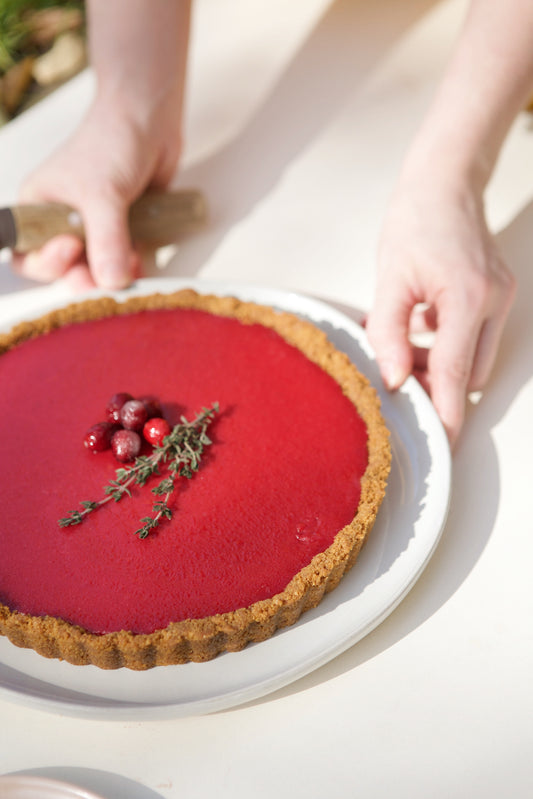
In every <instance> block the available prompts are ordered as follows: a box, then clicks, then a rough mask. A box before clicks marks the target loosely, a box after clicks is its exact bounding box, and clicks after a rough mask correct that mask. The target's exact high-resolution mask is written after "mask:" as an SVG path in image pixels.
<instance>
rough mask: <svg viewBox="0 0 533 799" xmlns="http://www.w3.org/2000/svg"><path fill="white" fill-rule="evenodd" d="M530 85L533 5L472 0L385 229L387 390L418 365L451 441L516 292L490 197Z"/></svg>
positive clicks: (377, 314) (382, 294) (376, 327)
mask: <svg viewBox="0 0 533 799" xmlns="http://www.w3.org/2000/svg"><path fill="white" fill-rule="evenodd" d="M532 90H533V3H531V2H530V0H473V2H472V3H471V6H470V9H469V12H468V14H467V18H466V21H465V24H464V28H463V31H462V34H461V36H460V38H459V41H458V43H457V46H456V48H455V52H454V53H453V56H452V59H451V61H450V64H449V67H448V69H447V71H446V73H445V76H444V79H443V81H442V83H441V86H440V88H439V90H438V92H437V95H436V97H435V99H434V102H433V104H432V106H431V108H430V110H429V113H428V115H427V117H426V119H425V120H424V122H423V124H422V126H421V128H420V131H419V133H418V135H417V136H416V137H415V140H414V142H413V145H412V147H411V148H410V151H409V153H408V155H407V158H406V160H405V163H404V166H403V169H402V172H401V175H400V178H399V180H398V183H397V186H396V189H395V192H394V195H393V198H392V202H391V205H390V208H389V211H388V214H387V217H386V220H385V223H384V227H383V231H382V236H381V241H380V249H379V254H378V276H377V285H376V297H375V302H374V307H373V309H372V310H371V312H370V314H369V317H368V325H367V329H368V336H369V340H370V342H371V344H372V346H373V348H374V350H375V352H376V356H377V360H378V363H379V365H380V368H381V371H382V375H383V378H384V381H385V383H386V385H388V386H389V388H391V389H395V388H398V387H399V386H400V385H401V384H402V383H403V382H404V380H405V379H406V377H407V376H408V375H409V374H410V373H411V372H414V373H415V374H417V376H419V377H420V378H421V381H422V382H423V384H424V385H425V386H426V388H427V389H428V391H429V393H430V395H431V397H432V400H433V402H434V405H435V407H436V410H437V412H438V413H439V415H440V417H441V419H442V422H443V424H444V426H445V428H446V430H447V432H448V435H449V438H450V440H451V442H452V443H453V442H454V441H455V440H456V439H457V436H458V434H459V431H460V429H461V427H462V424H463V419H464V409H465V400H466V396H467V394H468V392H470V391H475V390H479V389H481V388H482V387H483V386H484V385H485V383H486V381H487V379H488V377H489V375H490V372H491V370H492V366H493V363H494V359H495V357H496V353H497V349H498V346H499V342H500V338H501V335H502V331H503V327H504V324H505V320H506V318H507V315H508V312H509V309H510V307H511V304H512V300H513V297H514V293H515V280H514V278H513V276H512V274H511V272H510V271H509V270H508V269H507V267H506V265H505V264H504V263H503V261H502V259H501V257H500V254H499V253H498V251H497V248H496V245H495V242H494V239H493V237H492V236H491V234H490V232H489V230H488V229H487V224H486V221H485V212H484V205H483V195H484V191H485V188H486V185H487V183H488V181H489V179H490V176H491V174H492V171H493V169H494V166H495V163H496V160H497V157H498V154H499V152H500V149H501V146H502V144H503V142H504V139H505V137H506V135H507V132H508V130H509V128H510V126H511V124H512V122H513V120H514V119H515V117H516V115H517V114H518V112H519V111H520V110H521V109H522V108H524V106H525V104H526V102H527V99H528V97H529V94H530V92H531V91H532ZM419 303H424V304H425V305H426V308H427V310H426V311H425V312H424V313H421V314H417V312H416V311H417V309H416V306H417V305H418V304H419ZM417 326H418V327H419V328H421V327H424V326H426V327H427V328H430V329H432V330H434V331H435V338H434V344H433V346H432V348H431V349H430V350H429V352H428V351H423V350H417V349H416V348H414V347H413V346H412V345H411V343H410V340H409V333H410V331H411V330H413V329H416V328H417Z"/></svg>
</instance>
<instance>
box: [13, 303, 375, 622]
mask: <svg viewBox="0 0 533 799" xmlns="http://www.w3.org/2000/svg"><path fill="white" fill-rule="evenodd" d="M0 385H1V386H2V391H1V392H0V436H1V441H2V449H1V455H2V457H1V465H0V469H1V474H0V486H1V488H0V491H1V507H2V513H1V518H0V551H1V557H0V601H1V602H3V603H4V604H7V605H9V606H10V607H11V608H12V609H18V610H21V611H23V612H28V613H32V614H34V615H44V614H50V615H54V616H59V617H62V618H64V619H67V620H69V621H71V622H74V623H76V624H79V625H81V626H82V627H85V628H87V629H89V630H91V631H93V632H108V631H111V630H116V629H128V630H132V631H135V632H150V631H152V630H154V629H158V628H163V627H165V626H167V624H168V623H169V622H171V621H178V620H180V619H184V618H187V617H190V618H198V617H203V616H206V615H210V614H213V613H217V612H225V611H229V610H233V609H236V608H238V607H243V606H247V605H249V604H251V603H252V602H254V601H256V600H258V599H264V598H267V597H269V596H271V595H273V594H275V593H277V592H278V591H280V590H282V589H283V588H284V587H285V586H286V584H287V583H288V582H289V580H290V579H291V577H292V576H293V575H294V574H295V573H296V572H298V571H299V570H300V569H301V568H302V567H303V566H304V565H305V564H306V563H308V562H309V560H310V559H311V558H312V557H313V555H314V554H316V553H317V552H319V551H322V550H323V549H325V548H326V547H327V546H329V544H330V543H331V541H332V540H333V537H334V535H335V534H336V532H337V531H338V530H339V529H340V528H342V527H343V526H344V525H345V524H347V523H348V522H349V521H350V520H351V519H352V518H353V516H354V514H355V511H356V508H357V505H358V501H359V493H360V478H361V475H362V474H363V472H364V470H365V468H366V463H367V455H366V428H365V426H364V424H363V422H362V421H361V420H360V419H359V417H358V415H357V414H356V412H355V410H354V408H353V406H352V405H351V404H350V403H349V402H348V400H347V399H346V398H345V397H344V396H343V395H342V393H341V391H340V389H339V387H338V386H337V385H336V383H335V382H334V381H333V380H332V379H331V378H330V377H328V376H327V375H326V374H325V373H324V372H323V371H322V370H320V369H319V368H318V367H316V366H315V365H313V364H312V363H311V362H310V361H308V360H307V359H306V358H305V357H304V356H303V355H302V354H301V353H300V352H299V351H298V350H297V349H295V348H293V347H291V346H289V345H288V344H286V343H285V342H284V341H283V340H282V339H281V338H280V337H279V336H278V335H277V334H276V333H274V332H272V331H270V330H268V329H266V328H264V327H261V326H258V325H253V326H248V325H246V326H245V325H242V324H240V323H239V322H237V321H235V320H233V319H227V318H222V317H216V316H213V315H210V314H207V313H204V312H201V311H196V310H178V311H176V310H174V311H151V312H143V313H139V314H134V315H131V316H127V317H112V318H109V319H103V320H99V321H97V322H91V323H85V324H82V325H72V326H69V327H66V328H62V329H59V330H56V331H54V332H52V333H50V334H48V335H47V336H43V337H41V338H37V339H34V340H31V341H28V342H25V343H24V344H22V345H20V346H19V347H18V348H16V349H14V350H11V351H10V352H8V353H6V354H5V355H3V356H2V357H0ZM118 391H127V392H130V393H131V394H133V395H136V396H139V395H145V394H153V395H157V396H158V397H160V399H161V401H162V404H163V406H164V410H165V414H166V416H167V418H168V419H169V421H170V422H171V423H172V424H174V423H175V422H177V421H178V419H179V416H180V414H182V413H184V414H185V415H186V416H187V417H188V418H192V417H193V416H194V415H195V413H196V412H197V411H199V410H200V409H201V408H202V407H203V406H207V405H210V404H211V403H213V402H214V401H218V402H219V403H220V409H221V411H220V414H219V416H218V417H217V419H216V421H215V422H214V424H213V426H212V428H211V433H210V434H211V437H212V438H213V440H214V443H213V446H212V447H210V448H209V450H208V451H207V454H206V457H205V459H204V462H203V465H202V466H201V468H200V471H199V472H198V473H197V474H195V476H194V477H193V478H192V479H191V480H185V479H183V478H182V479H181V481H180V483H179V490H177V491H176V492H175V493H174V495H173V497H172V500H171V507H172V509H173V512H174V516H173V519H172V521H170V522H167V521H165V522H163V523H162V525H161V526H160V527H159V528H158V530H157V531H156V532H154V533H152V534H151V536H150V537H149V538H147V539H145V540H139V538H138V537H137V536H135V535H134V534H133V533H134V531H135V530H136V529H137V527H138V526H139V524H138V522H139V520H140V518H141V517H143V516H146V515H147V512H149V511H150V507H151V501H152V499H153V497H152V495H151V493H150V491H149V488H148V487H146V488H144V489H135V491H134V496H133V498H132V499H131V500H130V499H125V500H123V501H121V502H120V503H116V504H115V503H109V504H108V505H107V506H105V507H104V508H101V509H100V510H98V511H96V512H94V513H92V514H91V515H90V516H89V517H88V518H87V519H86V520H85V521H84V522H83V524H81V525H79V526H76V527H69V528H63V529H62V528H60V527H59V526H58V520H59V519H60V518H61V517H63V516H65V515H66V513H67V512H68V511H70V510H72V509H74V508H76V507H78V505H79V502H80V501H81V500H95V499H99V498H100V497H101V496H102V495H103V493H102V489H103V486H104V485H105V484H106V483H107V482H108V481H109V480H110V479H112V478H113V477H114V474H115V469H116V468H117V465H118V464H116V462H115V461H114V459H113V456H112V454H111V453H110V452H105V453H99V454H93V453H91V452H89V451H87V450H86V449H85V447H84V446H83V437H84V434H85V431H86V430H87V428H88V427H90V426H91V425H92V424H94V423H95V422H98V421H100V420H103V419H105V408H106V405H107V402H108V400H109V398H110V397H111V396H112V395H113V394H114V393H116V392H118Z"/></svg>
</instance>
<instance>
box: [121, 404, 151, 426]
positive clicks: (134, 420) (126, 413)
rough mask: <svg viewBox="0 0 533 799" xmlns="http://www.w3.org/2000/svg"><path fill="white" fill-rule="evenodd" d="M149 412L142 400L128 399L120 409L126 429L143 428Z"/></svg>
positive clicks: (122, 423) (122, 422)
mask: <svg viewBox="0 0 533 799" xmlns="http://www.w3.org/2000/svg"><path fill="white" fill-rule="evenodd" d="M147 418H148V414H147V413H146V408H145V407H144V405H143V403H142V402H141V401H140V400H135V399H132V400H128V401H127V402H125V403H124V405H123V406H122V408H121V409H120V423H121V425H122V426H123V427H125V428H126V430H142V427H143V425H144V423H145V422H146V419H147Z"/></svg>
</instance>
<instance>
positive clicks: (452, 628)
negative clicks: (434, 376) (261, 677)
mask: <svg viewBox="0 0 533 799" xmlns="http://www.w3.org/2000/svg"><path fill="white" fill-rule="evenodd" d="M465 7H466V5H465V2H463V0H447V1H446V2H440V3H439V2H430V0H404V2H401V3H400V2H398V0H374V2H371V3H369V2H363V0H340V1H339V2H332V3H328V2H326V0H306V1H305V2H304V0H301V2H292V3H287V2H283V0H268V2H267V0H199V2H198V3H197V5H196V11H195V18H194V31H193V43H192V53H191V73H190V79H189V94H188V111H187V147H186V152H185V157H184V162H183V168H182V171H181V174H180V176H179V177H178V180H177V183H178V184H179V185H197V186H201V187H202V188H203V189H204V190H205V192H206V193H207V195H208V197H209V200H210V203H211V208H212V219H211V222H210V224H209V226H208V228H207V230H206V231H204V232H203V233H201V234H200V235H198V236H197V237H194V238H193V239H190V240H189V241H187V243H186V244H184V245H182V246H181V247H180V248H179V250H178V251H177V252H176V251H175V250H170V251H169V250H165V251H163V252H161V253H160V254H159V256H158V262H157V265H156V266H152V267H149V274H152V275H153V274H159V270H161V274H162V275H165V276H168V275H179V276H188V277H189V276H194V277H197V278H201V279H207V280H217V281H220V280H239V281H247V282H252V283H257V284H260V285H267V286H272V287H274V288H277V289H291V290H296V291H298V292H301V293H308V294H311V295H315V296H318V297H321V298H323V299H325V300H329V301H331V302H333V303H341V304H344V305H350V306H352V307H353V308H354V309H355V310H356V311H361V310H363V311H364V310H365V309H367V308H368V307H369V306H370V304H371V302H372V291H373V274H374V263H375V249H376V240H377V236H378V231H379V226H380V221H381V218H382V214H383V209H384V206H385V203H386V200H387V196H388V194H389V191H390V189H391V186H392V184H393V181H394V177H395V175H396V173H397V170H398V168H399V165H400V162H401V158H402V154H403V152H404V150H405V147H406V146H407V144H408V142H409V140H410V137H411V135H412V133H413V132H414V130H415V129H416V126H417V124H418V121H419V120H420V117H421V115H422V114H423V112H424V109H425V108H426V106H427V103H428V101H429V98H430V97H431V94H432V91H433V89H434V87H435V84H436V81H437V80H438V77H439V75H440V74H441V71H442V68H443V65H444V63H445V61H446V57H447V55H448V53H449V51H450V48H451V46H452V42H453V40H454V36H455V34H456V32H457V29H458V26H459V25H460V21H461V19H462V15H463V13H464V9H465ZM92 90H93V82H92V75H91V73H90V72H86V73H84V74H82V75H81V76H80V77H78V78H77V79H75V80H74V81H73V82H71V83H70V84H68V85H67V86H66V87H65V88H63V89H62V90H60V91H59V92H58V93H57V94H55V95H53V96H52V97H50V98H49V99H48V100H46V101H45V102H43V103H41V104H40V105H39V106H37V107H35V108H34V109H32V110H30V111H28V112H26V113H25V114H24V115H22V116H21V117H19V118H18V119H17V120H16V121H14V122H12V123H10V124H9V125H8V126H6V127H5V128H3V129H2V130H1V131H0V204H2V205H5V204H9V203H12V202H13V201H14V200H15V199H16V196H17V190H18V186H19V184H20V181H21V180H22V178H23V177H24V175H25V174H26V173H27V172H28V171H29V170H30V169H31V168H32V167H33V166H34V165H36V164H38V163H39V162H40V161H41V160H42V158H43V157H44V156H45V155H46V154H47V153H48V152H49V151H51V150H52V149H53V148H55V147H56V146H57V145H58V144H59V143H60V142H61V140H62V139H63V138H64V137H65V136H66V135H67V134H68V133H69V131H71V130H72V129H73V128H74V127H75V125H76V123H77V121H78V120H79V118H80V117H81V115H82V114H83V111H84V109H85V108H86V106H87V103H88V102H89V99H90V96H91V93H92ZM532 166H533V122H532V121H531V120H530V119H529V118H528V117H527V116H526V115H524V116H523V117H521V118H520V119H518V121H517V123H516V125H515V127H514V128H513V131H512V134H511V136H510V138H509V140H508V143H507V145H506V148H505V150H504V153H503V155H502V158H501V161H500V164H499V167H498V170H497V173H496V175H495V177H494V180H493V182H492V184H491V186H490V190H489V197H488V207H489V214H490V219H491V223H492V225H493V226H494V229H495V230H496V231H497V234H498V239H499V242H500V245H501V248H502V251H503V253H504V255H505V256H506V257H507V259H508V260H509V262H510V263H511V264H512V266H513V269H514V271H515V273H516V275H517V277H518V280H519V291H518V297H517V301H516V304H515V306H514V309H513V312H512V315H511V318H510V321H509V324H508V327H507V330H506V333H505V338H504V341H503V345H502V349H501V354H500V358H499V361H498V364H497V368H496V371H495V374H494V378H493V380H492V382H491V384H490V386H489V387H488V388H487V390H486V391H485V393H484V396H483V398H482V399H481V402H479V404H477V405H476V406H473V407H472V408H471V409H470V410H469V413H468V419H467V425H466V429H465V431H464V435H463V438H462V440H461V442H460V445H459V447H458V449H457V451H456V453H455V456H454V463H453V478H452V502H451V508H450V513H449V517H448V521H447V524H446V527H445V529H444V533H443V536H442V538H441V541H440V544H439V546H438V548H437V551H436V553H435V554H434V556H433V558H432V560H431V561H430V563H429V565H428V567H427V568H426V570H425V571H424V573H423V575H422V576H421V578H420V579H419V580H418V582H417V583H416V585H415V586H414V588H413V589H412V590H411V592H410V593H409V595H408V596H407V597H406V598H405V599H404V601H403V602H402V603H401V604H400V606H399V607H398V608H397V609H396V610H395V611H394V612H393V613H392V615H390V616H389V617H388V618H387V619H386V620H385V621H384V622H383V623H382V624H381V625H380V626H379V627H377V628H376V629H375V630H374V631H373V632H372V633H370V634H369V635H368V636H366V637H365V638H364V639H363V640H361V641H360V642H359V643H357V644H356V645H355V646H353V647H352V648H350V649H349V650H348V651H346V652H345V653H344V654H341V655H340V656H338V657H337V658H335V659H334V660H333V661H331V662H330V663H329V664H327V665H325V666H322V667H321V668H319V669H318V670H316V671H314V672H313V673H311V674H310V675H308V676H306V677H303V678H301V679H299V680H298V681H296V682H294V683H292V684H291V685H289V686H287V687H285V688H283V689H281V690H278V691H276V692H275V693H272V694H270V695H269V696H267V697H265V698H262V699H259V700H256V701H253V702H249V703H248V704H246V705H244V706H241V707H238V708H234V709H230V710H225V711H222V712H218V713H214V714H211V715H205V716H200V717H188V718H177V719H172V718H171V719H164V720H161V721H117V720H94V719H79V718H75V717H71V716H68V715H61V714H57V713H51V712H48V711H44V710H42V709H36V708H33V707H31V706H26V705H20V704H17V703H15V702H12V701H4V700H3V699H0V774H5V773H11V772H20V771H22V772H25V773H30V772H31V773H37V774H41V775H46V776H49V777H54V778H56V779H66V780H68V781H71V782H75V783H77V784H78V785H81V786H85V787H86V788H90V789H92V790H95V791H98V792H99V793H101V794H102V795H103V796H104V797H106V799H115V798H118V799H121V797H133V799H161V797H165V798H166V797H168V799H171V798H174V797H176V798H177V797H188V798H189V797H195V798H196V797H212V796H217V797H220V799H222V797H232V799H235V798H236V797H249V796H254V797H257V798H258V799H259V798H261V797H265V798H266V797H269V798H270V797H283V798H284V797H287V798H288V797H291V799H300V797H302V798H303V797H319V796H328V797H355V796H357V797H373V798H375V797H380V798H381V797H387V798H388V797H392V796H393V797H395V798H396V799H400V797H409V799H417V798H418V797H427V796H431V797H432V798H433V799H444V798H445V797H446V799H448V798H449V797H454V799H457V797H465V799H466V798H468V799H472V797H483V799H492V797H494V798H496V797H498V798H499V797H502V796H509V797H511V796H512V797H514V798H515V799H517V798H520V799H521V798H522V797H529V796H531V795H533V793H532V791H533V765H532V762H531V752H532V747H533V691H532V690H531V674H532V669H533V634H532V630H533V622H532V619H533V590H532V581H531V576H530V575H531V568H532V563H533V536H532V533H533V518H532V516H533V514H532V510H531V496H532V489H531V466H530V463H531V456H530V452H531V448H532V444H533V421H532V414H531V408H532V407H533V380H532V378H531V373H532V369H533V359H532V356H531V342H533V315H531V313H530V303H531V298H532V297H533V270H532V269H531V264H530V260H531V258H530V251H531V246H532V244H533V233H532V230H533V205H532V204H531V196H532V192H533V179H532V177H531V176H532V174H533V171H532V169H531V167H532ZM4 262H6V263H4V264H3V265H0V320H1V321H2V322H3V323H5V322H6V321H9V318H10V315H12V314H16V313H19V312H20V311H21V309H22V310H23V311H24V312H25V313H28V315H30V314H31V311H32V310H33V309H34V308H38V307H39V306H40V305H41V304H42V303H43V302H46V301H48V300H53V301H54V302H55V301H58V300H63V299H65V300H68V299H70V295H69V292H68V290H67V289H66V287H65V286H64V285H62V284H61V283H58V284H56V285H54V286H50V287H39V286H37V285H36V284H33V283H29V282H27V281H23V280H21V279H19V278H17V277H15V276H14V275H13V274H12V273H11V272H10V271H9V269H8V265H7V256H5V255H4ZM0 556H1V555H0Z"/></svg>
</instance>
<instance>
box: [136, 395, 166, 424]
mask: <svg viewBox="0 0 533 799" xmlns="http://www.w3.org/2000/svg"><path fill="white" fill-rule="evenodd" d="M137 399H139V400H140V401H141V402H142V404H143V405H144V407H145V408H146V418H147V419H153V418H154V417H156V416H163V409H162V407H161V403H160V402H159V398H158V397H152V396H145V397H138V398H137Z"/></svg>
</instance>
